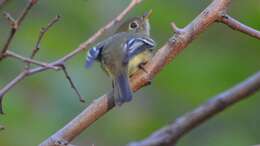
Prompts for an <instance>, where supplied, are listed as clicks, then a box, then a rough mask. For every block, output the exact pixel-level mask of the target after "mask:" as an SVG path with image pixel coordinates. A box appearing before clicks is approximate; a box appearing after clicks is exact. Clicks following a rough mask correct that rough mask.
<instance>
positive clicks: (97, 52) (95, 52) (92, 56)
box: [85, 42, 105, 68]
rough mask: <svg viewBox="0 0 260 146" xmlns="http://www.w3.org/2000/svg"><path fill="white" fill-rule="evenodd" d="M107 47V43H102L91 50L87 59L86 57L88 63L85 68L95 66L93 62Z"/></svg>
mask: <svg viewBox="0 0 260 146" xmlns="http://www.w3.org/2000/svg"><path fill="white" fill-rule="evenodd" d="M104 46H105V42H100V43H98V44H97V45H96V46H94V47H92V48H90V49H89V50H88V52H87V57H86V63H85V67H86V68H89V67H91V65H92V64H93V62H94V61H95V60H96V59H97V58H98V56H99V55H100V53H101V51H102V49H103V48H104Z"/></svg>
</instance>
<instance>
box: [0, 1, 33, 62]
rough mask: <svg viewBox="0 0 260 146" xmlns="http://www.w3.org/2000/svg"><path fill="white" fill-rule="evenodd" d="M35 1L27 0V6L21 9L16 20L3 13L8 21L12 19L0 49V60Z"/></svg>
mask: <svg viewBox="0 0 260 146" xmlns="http://www.w3.org/2000/svg"><path fill="white" fill-rule="evenodd" d="M36 2H37V0H29V2H28V4H27V6H26V7H25V8H24V10H23V11H22V13H21V15H20V16H19V17H18V19H17V20H15V19H14V18H13V17H11V15H10V14H9V13H5V16H6V17H7V19H8V21H12V22H13V24H12V25H11V30H10V34H9V36H8V39H7V41H6V42H5V43H4V47H3V49H2V50H1V53H0V60H1V59H3V56H4V55H3V54H4V53H5V52H6V51H7V50H8V49H9V46H10V43H11V42H12V40H13V37H14V36H15V34H16V32H17V30H18V28H19V27H20V25H21V23H22V22H23V20H24V18H25V17H26V15H27V14H28V13H29V11H30V10H31V8H32V7H33V6H34V4H36Z"/></svg>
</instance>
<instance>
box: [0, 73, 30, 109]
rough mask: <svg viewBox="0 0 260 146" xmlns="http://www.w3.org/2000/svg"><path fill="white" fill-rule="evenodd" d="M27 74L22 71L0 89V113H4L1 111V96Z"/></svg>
mask: <svg viewBox="0 0 260 146" xmlns="http://www.w3.org/2000/svg"><path fill="white" fill-rule="evenodd" d="M26 75H27V72H25V71H23V72H21V73H20V74H19V75H18V76H16V77H15V78H14V79H13V80H12V81H11V82H9V83H8V84H7V85H5V86H4V88H2V89H1V91H0V114H4V112H3V105H2V104H3V97H4V95H5V94H6V93H7V92H8V91H9V90H10V89H11V88H12V87H13V86H14V85H16V84H17V83H18V82H19V81H21V80H22V79H24V78H25V77H26Z"/></svg>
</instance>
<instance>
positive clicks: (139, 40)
mask: <svg viewBox="0 0 260 146" xmlns="http://www.w3.org/2000/svg"><path fill="white" fill-rule="evenodd" d="M148 15H149V14H145V15H143V16H141V17H134V18H132V19H130V20H128V21H126V22H125V23H123V24H122V25H121V26H120V27H119V29H118V30H117V32H116V33H115V34H113V35H112V36H110V37H107V38H106V39H104V40H103V41H101V42H99V43H97V44H96V45H95V46H94V47H92V48H90V49H89V50H88V52H87V57H86V63H85V66H86V68H90V67H91V66H92V64H93V62H94V61H98V62H100V64H101V67H102V68H103V70H104V71H105V72H106V73H107V74H108V76H110V77H111V78H112V87H113V97H114V101H115V104H116V105H119V106H120V105H122V104H123V103H125V102H129V101H131V100H132V97H133V95H132V90H131V87H130V84H129V76H130V75H131V74H132V73H133V72H135V71H136V70H137V69H138V66H139V64H142V63H144V62H145V61H147V60H145V59H146V58H145V57H144V56H145V55H144V54H143V53H145V52H146V53H145V54H147V51H148V52H150V51H151V50H152V49H153V48H154V47H155V45H156V43H155V41H154V40H153V39H152V38H150V32H149V31H150V30H149V29H150V28H149V27H150V26H149V21H148ZM142 54H143V55H142ZM138 56H139V57H138ZM140 57H141V58H140ZM133 59H134V60H133Z"/></svg>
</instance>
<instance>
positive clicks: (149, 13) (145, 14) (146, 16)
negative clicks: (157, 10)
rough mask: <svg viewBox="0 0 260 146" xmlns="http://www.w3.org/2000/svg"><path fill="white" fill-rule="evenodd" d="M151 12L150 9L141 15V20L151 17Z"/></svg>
mask: <svg viewBox="0 0 260 146" xmlns="http://www.w3.org/2000/svg"><path fill="white" fill-rule="evenodd" d="M152 12H153V11H152V9H151V10H149V11H148V12H145V13H144V15H143V18H144V19H145V20H146V19H148V18H149V17H150V16H151V14H152Z"/></svg>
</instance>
